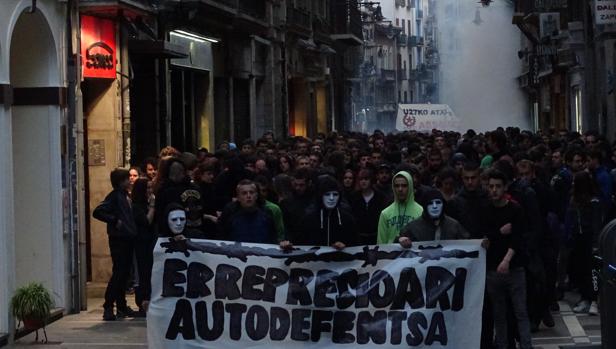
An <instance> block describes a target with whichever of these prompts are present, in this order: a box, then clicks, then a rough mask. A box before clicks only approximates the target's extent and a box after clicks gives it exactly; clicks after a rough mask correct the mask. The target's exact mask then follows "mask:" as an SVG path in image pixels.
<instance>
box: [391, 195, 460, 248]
mask: <svg viewBox="0 0 616 349" xmlns="http://www.w3.org/2000/svg"><path fill="white" fill-rule="evenodd" d="M444 205H445V199H444V198H443V194H441V192H440V191H438V190H436V189H432V190H430V191H428V192H426V196H425V203H424V206H423V209H424V210H423V214H422V216H421V218H420V219H417V220H414V221H412V222H410V223H408V224H407V225H406V226H405V227H404V228H402V230H401V231H400V236H399V237H398V242H399V243H400V245H401V246H402V247H404V248H410V247H411V246H412V243H413V242H414V241H439V240H460V239H469V238H470V234H469V233H468V232H467V231H466V229H464V227H462V225H461V224H460V223H459V222H458V221H457V220H455V219H453V218H451V217H449V216H447V215H445V213H444Z"/></svg>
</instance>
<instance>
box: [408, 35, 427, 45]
mask: <svg viewBox="0 0 616 349" xmlns="http://www.w3.org/2000/svg"><path fill="white" fill-rule="evenodd" d="M423 45H424V38H423V37H422V36H417V35H411V36H409V46H410V47H418V46H423Z"/></svg>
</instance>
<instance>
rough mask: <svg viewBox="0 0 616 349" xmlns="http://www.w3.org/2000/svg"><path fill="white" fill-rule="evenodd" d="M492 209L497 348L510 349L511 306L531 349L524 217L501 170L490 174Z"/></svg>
mask: <svg viewBox="0 0 616 349" xmlns="http://www.w3.org/2000/svg"><path fill="white" fill-rule="evenodd" d="M487 178H488V190H489V194H490V201H491V205H490V207H489V209H488V210H487V212H486V216H485V219H486V221H487V222H488V224H487V228H488V229H487V237H488V241H489V248H488V253H487V270H488V275H487V280H486V288H487V290H488V295H489V296H490V301H491V303H492V308H493V315H494V330H495V337H496V347H497V348H498V349H506V348H508V345H509V343H508V334H507V332H508V323H507V321H508V317H507V313H508V311H509V302H510V303H511V305H512V307H513V313H514V315H515V319H516V323H517V327H518V335H519V341H520V348H521V349H530V348H532V344H531V335H530V323H529V318H528V310H527V304H526V274H525V271H524V266H525V262H526V261H525V254H526V252H525V251H524V249H523V242H522V235H523V232H522V229H523V226H524V216H523V215H524V213H523V211H522V208H521V207H520V206H519V205H518V204H516V203H514V202H513V201H511V200H509V199H508V198H507V196H506V193H507V185H508V184H509V183H508V181H509V180H508V178H507V177H506V176H505V175H504V174H503V173H502V172H499V171H498V170H490V171H489V172H488V174H487Z"/></svg>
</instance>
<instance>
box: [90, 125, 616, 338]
mask: <svg viewBox="0 0 616 349" xmlns="http://www.w3.org/2000/svg"><path fill="white" fill-rule="evenodd" d="M614 169H616V147H613V146H612V145H610V143H609V142H608V141H607V140H606V139H605V138H603V137H601V136H600V135H599V134H597V133H595V132H587V133H585V134H579V133H576V132H569V131H567V130H547V131H543V132H538V133H531V132H528V131H520V130H519V129H517V128H507V129H503V128H499V129H497V130H494V131H492V132H486V133H481V134H479V133H476V132H475V131H473V130H468V131H467V132H466V133H464V134H460V133H456V132H441V131H438V130H434V131H432V132H431V133H418V132H405V133H399V134H388V135H386V134H384V133H382V132H380V131H378V130H377V131H375V132H374V133H373V134H371V135H366V134H359V133H331V134H329V135H324V134H319V135H317V136H316V137H314V139H307V138H304V137H291V138H288V139H284V140H276V139H274V137H273V134H272V133H271V132H268V133H266V134H264V135H263V136H262V137H261V138H259V139H258V140H256V141H254V140H251V139H248V140H244V141H243V142H242V143H241V144H235V143H231V142H224V143H222V144H220V145H219V147H218V148H217V149H216V150H214V151H208V150H207V149H199V150H198V151H196V152H195V153H188V152H184V153H182V152H180V151H178V150H177V149H174V148H172V147H166V148H164V149H162V151H161V152H160V154H159V156H158V158H149V159H146V160H145V161H144V163H143V165H142V166H141V167H133V168H131V169H130V170H124V169H116V170H114V171H113V172H112V173H111V183H112V185H113V188H114V190H113V191H112V192H111V193H110V194H109V195H108V196H107V198H106V199H105V201H104V202H103V203H101V205H100V206H99V207H97V208H96V209H95V210H94V213H93V215H94V217H95V218H98V219H100V220H102V221H104V222H106V223H107V226H108V234H109V246H110V250H111V257H112V261H113V275H112V277H111V280H110V281H109V285H108V288H107V292H106V294H105V299H106V302H105V305H104V308H105V312H104V319H105V320H114V319H115V318H116V316H132V315H134V313H135V312H134V311H133V310H132V309H131V308H130V307H129V306H128V305H127V304H126V299H125V296H124V288H125V285H126V282H127V278H128V275H129V272H130V268H131V266H132V264H133V263H132V260H133V255H134V256H136V260H137V263H136V264H137V270H138V275H139V280H140V282H139V287H138V288H137V292H136V302H137V306H138V307H139V309H140V311H139V312H140V313H142V312H144V311H146V310H147V305H148V300H149V296H150V295H149V293H150V290H149V288H150V285H149V280H150V274H151V268H152V247H153V245H154V241H155V239H156V238H157V237H158V236H163V237H172V238H175V239H185V238H200V239H217V240H229V241H237V242H251V243H268V244H279V245H280V248H282V249H291V248H293V246H294V245H309V246H331V247H334V248H336V249H339V250H343V249H344V248H346V247H347V246H358V245H374V244H391V243H399V244H400V245H401V246H402V247H403V248H411V247H412V246H413V243H414V242H419V241H432V240H452V239H481V240H482V246H484V247H485V248H486V249H487V277H486V297H485V302H484V309H483V324H482V348H492V347H496V348H512V347H513V348H515V341H517V342H518V343H519V345H520V348H531V332H532V331H537V330H539V329H540V326H541V325H543V326H547V327H553V326H554V320H553V318H552V315H551V311H557V310H558V301H559V300H561V299H562V298H563V295H564V292H566V291H570V290H577V292H578V293H579V295H580V300H579V302H578V303H577V304H573V310H574V311H575V312H577V313H589V314H595V315H596V314H597V311H598V310H597V309H598V306H597V291H598V285H597V282H596V278H594V277H593V271H594V265H593V252H594V250H595V249H596V248H597V239H598V235H599V233H600V231H601V229H602V227H603V226H604V225H605V223H606V222H607V221H608V220H609V219H611V218H612V216H613V214H614V207H615V205H614V200H613V197H614V196H613V194H614V192H613V187H614V181H615V178H616V175H615V174H616V171H615V170H614ZM114 305H115V307H116V308H117V312H116V313H114ZM511 345H513V346H511Z"/></svg>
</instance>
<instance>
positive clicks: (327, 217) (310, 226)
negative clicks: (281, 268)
mask: <svg viewBox="0 0 616 349" xmlns="http://www.w3.org/2000/svg"><path fill="white" fill-rule="evenodd" d="M340 198H341V190H340V187H339V184H338V183H337V182H336V180H335V179H334V178H333V177H332V176H329V175H324V176H323V177H321V178H319V182H318V185H317V195H316V198H315V202H314V205H313V206H312V207H311V208H310V209H309V210H308V212H307V213H306V215H305V216H304V217H303V218H302V220H301V226H302V231H301V232H300V233H299V234H296V235H293V236H291V237H290V239H289V240H288V241H283V242H281V243H280V246H281V247H282V248H283V249H289V248H291V247H292V245H310V246H331V247H334V248H336V249H338V250H342V249H344V248H345V247H347V246H354V245H355V244H356V242H357V235H356V234H357V233H356V227H355V219H354V218H353V216H352V215H351V213H350V212H349V211H348V210H346V209H345V208H343V207H342V206H341V205H340Z"/></svg>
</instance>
